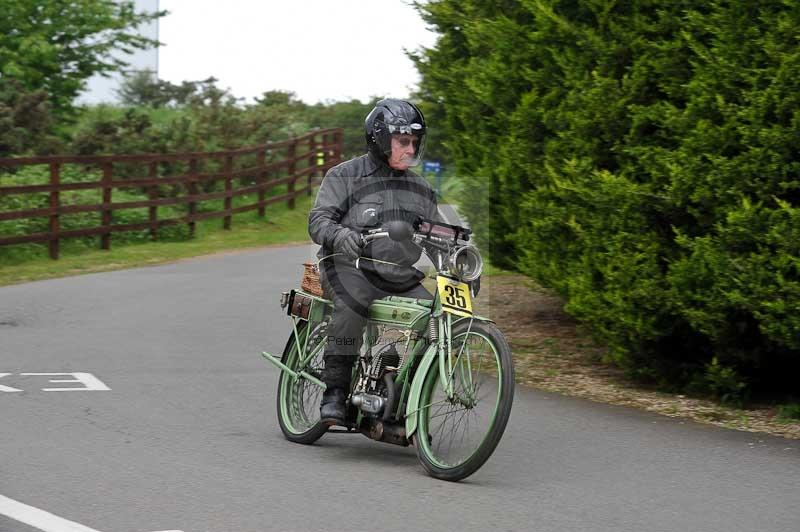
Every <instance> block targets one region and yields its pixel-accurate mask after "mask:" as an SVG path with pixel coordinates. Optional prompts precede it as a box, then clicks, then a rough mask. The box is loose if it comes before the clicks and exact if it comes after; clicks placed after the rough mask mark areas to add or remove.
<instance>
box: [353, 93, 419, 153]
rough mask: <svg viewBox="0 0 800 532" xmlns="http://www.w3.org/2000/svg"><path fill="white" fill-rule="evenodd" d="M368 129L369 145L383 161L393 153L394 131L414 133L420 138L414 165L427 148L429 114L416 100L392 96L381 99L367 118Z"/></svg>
mask: <svg viewBox="0 0 800 532" xmlns="http://www.w3.org/2000/svg"><path fill="white" fill-rule="evenodd" d="M364 133H365V136H366V139H367V149H368V150H369V152H370V153H372V154H373V155H375V156H376V157H377V158H378V159H380V160H381V161H383V162H387V161H388V160H389V156H390V155H391V153H392V135H402V134H406V135H414V136H416V137H417V142H416V147H415V150H414V159H413V160H412V161H410V166H416V165H418V164H419V163H420V161H422V154H423V153H424V151H425V133H426V129H425V117H424V116H422V111H420V110H419V108H418V107H417V106H416V105H414V104H412V103H409V102H407V101H405V100H395V99H392V98H386V99H385V100H381V101H379V102H378V103H377V104H375V108H374V109H373V110H372V111H370V112H369V114H368V115H367V118H366V120H364Z"/></svg>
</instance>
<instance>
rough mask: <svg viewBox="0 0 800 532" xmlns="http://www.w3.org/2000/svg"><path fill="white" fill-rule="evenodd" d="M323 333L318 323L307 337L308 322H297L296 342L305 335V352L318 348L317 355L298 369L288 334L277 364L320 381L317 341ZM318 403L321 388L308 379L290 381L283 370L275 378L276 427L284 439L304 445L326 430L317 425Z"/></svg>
mask: <svg viewBox="0 0 800 532" xmlns="http://www.w3.org/2000/svg"><path fill="white" fill-rule="evenodd" d="M324 333H325V325H324V324H319V325H317V326H316V327H315V328H314V330H312V331H311V334H310V335H309V333H308V322H305V321H301V322H300V323H299V325H298V327H297V334H298V336H299V338H300V343H301V344H303V343H304V342H305V338H306V336H307V335H309V336H310V338H311V341H309V342H308V346H307V347H306V353H310V352H311V351H312V350H313V349H318V352H317V353H316V355H315V356H314V358H313V359H312V360H311V362H310V363H309V364H308V366H307V367H305V368H301V367H300V364H301V357H300V356H299V355H298V349H297V342H295V338H294V333H292V334H291V335H289V340H288V341H287V342H286V347H285V348H284V350H283V357H281V362H283V363H284V364H286V366H288V367H289V368H290V369H291V370H292V371H300V370H305V371H307V372H308V373H310V374H311V375H314V376H315V377H317V378H320V376H321V374H322V366H323V364H322V353H323V349H322V348H321V347H322V346H321V345H320V344H319V342H322V341H323V340H322V339H323V338H324V336H325V335H324ZM321 400H322V388H320V387H319V386H317V385H316V384H314V383H313V382H311V381H309V380H306V379H303V378H298V379H293V378H292V376H291V375H289V374H288V373H286V372H285V371H282V372H281V375H280V377H279V378H278V400H277V406H278V424H279V425H280V427H281V432H283V435H284V436H285V437H286V439H287V440H289V441H291V442H294V443H302V444H305V445H308V444H312V443H314V442H315V441H317V440H318V439H320V438H321V437H322V436H323V435H324V434H325V433H326V432H327V431H328V426H327V425H325V424H323V423H320V422H319V419H320V416H319V405H320V401H321Z"/></svg>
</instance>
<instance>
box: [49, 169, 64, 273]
mask: <svg viewBox="0 0 800 532" xmlns="http://www.w3.org/2000/svg"><path fill="white" fill-rule="evenodd" d="M50 186H52V187H53V188H52V189H50V208H51V209H53V213H52V214H51V215H50V258H51V259H53V260H58V247H59V245H58V244H59V240H58V235H59V233H60V232H61V221H60V220H59V215H58V209H59V207H60V194H59V188H60V186H61V170H60V165H59V163H50Z"/></svg>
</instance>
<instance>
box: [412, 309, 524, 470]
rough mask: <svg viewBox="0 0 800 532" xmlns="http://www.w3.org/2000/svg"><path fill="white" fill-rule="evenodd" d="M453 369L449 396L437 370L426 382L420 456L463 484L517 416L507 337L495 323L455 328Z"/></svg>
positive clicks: (436, 366) (418, 446) (430, 466)
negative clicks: (513, 405) (514, 416)
mask: <svg viewBox="0 0 800 532" xmlns="http://www.w3.org/2000/svg"><path fill="white" fill-rule="evenodd" d="M452 338H453V340H452V347H453V349H452V352H453V361H454V363H453V368H452V371H451V374H450V376H449V380H450V381H451V382H452V384H453V391H454V393H453V396H452V397H448V395H447V393H446V392H445V390H444V389H443V387H442V384H441V379H440V378H439V371H440V370H439V364H438V363H434V364H432V365H431V367H430V369H429V370H428V372H427V374H426V375H425V380H424V381H423V386H422V394H421V396H420V404H421V405H422V408H421V409H420V410H419V413H418V415H419V425H418V428H417V434H416V435H415V436H414V445H415V447H416V450H417V456H418V457H419V460H420V463H421V464H422V466H423V467H424V468H425V470H426V471H427V472H428V473H429V474H430V475H432V476H433V477H436V478H439V479H442V480H449V481H458V480H462V479H464V478H466V477H468V476H469V475H471V474H473V473H474V472H475V471H477V470H478V469H479V468H480V467H481V466H482V465H483V464H484V463H485V462H486V460H488V459H489V457H490V456H491V454H492V452H494V450H495V448H496V447H497V444H498V443H499V442H500V438H501V437H502V436H503V432H504V431H505V428H506V423H507V422H508V418H509V416H510V414H511V404H512V402H513V400H514V363H513V360H512V358H511V348H510V347H509V345H508V342H507V341H506V339H505V337H504V336H503V333H501V332H500V330H499V329H498V328H497V327H496V326H495V325H494V324H492V323H487V322H481V321H473V322H472V325H471V327H470V326H469V322H468V320H463V321H461V322H459V323H458V324H456V325H455V326H454V327H453V333H452Z"/></svg>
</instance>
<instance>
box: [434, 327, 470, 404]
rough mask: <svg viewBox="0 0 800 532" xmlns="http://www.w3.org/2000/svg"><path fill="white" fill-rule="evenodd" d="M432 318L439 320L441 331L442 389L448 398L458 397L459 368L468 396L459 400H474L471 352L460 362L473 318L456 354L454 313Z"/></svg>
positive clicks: (438, 346)
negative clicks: (455, 379) (454, 346)
mask: <svg viewBox="0 0 800 532" xmlns="http://www.w3.org/2000/svg"><path fill="white" fill-rule="evenodd" d="M431 319H435V320H437V328H438V331H439V337H438V339H437V346H436V350H437V353H438V355H439V381H440V384H441V386H442V390H443V391H444V392H445V394H446V395H447V399H448V400H450V401H453V400H454V398H456V393H455V389H454V385H453V382H454V377H455V372H456V370H459V373H460V375H461V379H462V382H463V384H464V390H465V392H466V397H459V398H458V400H459V401H460V402H464V401H465V400H466V401H472V400H473V397H472V365H471V361H470V357H469V354H467V356H466V357H465V359H464V360H465V362H464V363H463V364H459V362H460V361H461V357H462V356H463V354H464V349H465V347H466V346H467V342H468V341H469V333H470V330H471V329H472V322H473V319H470V320H469V326H468V327H467V334H466V335H465V338H464V341H463V342H462V343H461V346H460V348H459V350H458V353H455V356H454V353H453V315H452V314H450V313H449V312H443V313H441V314H440V315H439V316H437V317H431ZM465 366H466V367H465ZM464 406H467V405H464Z"/></svg>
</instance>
